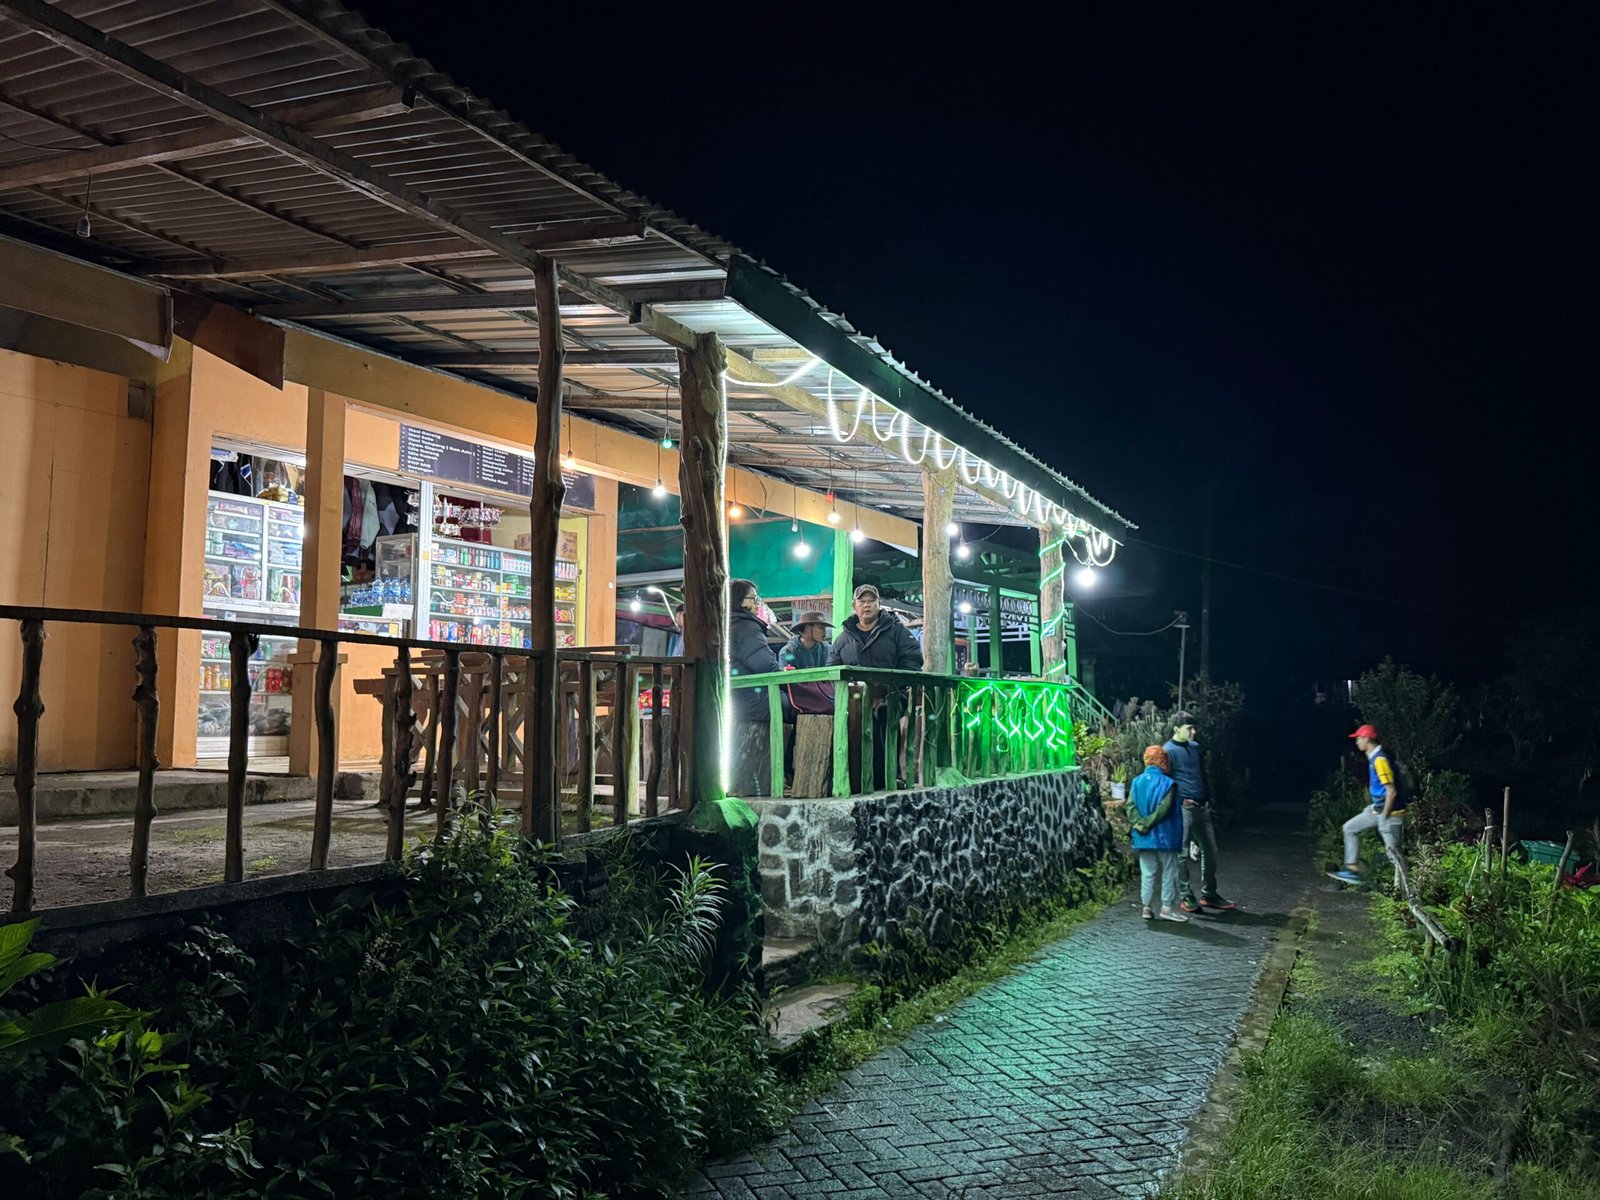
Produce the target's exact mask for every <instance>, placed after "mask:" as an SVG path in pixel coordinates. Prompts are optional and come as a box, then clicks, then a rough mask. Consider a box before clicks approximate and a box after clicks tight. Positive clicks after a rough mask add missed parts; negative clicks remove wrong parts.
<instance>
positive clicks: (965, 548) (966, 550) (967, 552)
mask: <svg viewBox="0 0 1600 1200" xmlns="http://www.w3.org/2000/svg"><path fill="white" fill-rule="evenodd" d="M956 557H957V558H959V559H960V560H961V561H962V562H966V561H967V559H969V558H971V557H972V547H971V546H969V545H967V544H966V543H965V542H962V543H961V545H959V546H957V547H956Z"/></svg>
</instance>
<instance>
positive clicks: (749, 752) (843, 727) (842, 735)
mask: <svg viewBox="0 0 1600 1200" xmlns="http://www.w3.org/2000/svg"><path fill="white" fill-rule="evenodd" d="M801 683H832V684H833V690H834V706H833V713H832V714H831V716H818V717H815V718H812V719H813V720H827V721H831V722H832V771H831V779H829V780H823V781H821V783H820V784H819V783H818V781H817V780H816V779H814V778H808V779H805V780H797V781H796V784H797V790H796V792H795V794H796V795H797V796H798V795H802V794H803V795H807V796H820V795H832V796H840V797H843V796H853V795H860V794H863V793H866V792H872V791H878V790H881V789H882V788H886V787H894V786H897V782H899V781H903V783H904V785H905V786H913V787H935V786H941V785H946V784H949V783H952V782H959V781H962V780H979V779H1001V778H1006V777H1008V776H1014V775H1023V774H1029V773H1032V772H1036V771H1053V770H1064V769H1066V768H1068V767H1071V766H1073V765H1074V764H1075V757H1074V747H1073V742H1072V722H1073V712H1072V699H1073V697H1072V692H1073V691H1075V690H1081V689H1077V688H1076V687H1075V685H1072V684H1064V683H1050V682H1045V681H1043V680H1031V679H987V678H976V677H970V676H961V675H933V674H928V673H924V672H921V671H889V670H880V669H876V668H869V667H814V668H809V669H807V670H803V671H777V672H772V673H769V674H763V675H738V676H735V677H734V678H733V680H732V686H733V689H734V697H733V703H734V706H735V712H736V713H737V711H738V700H737V694H738V692H740V691H743V690H745V689H747V688H760V687H765V688H766V689H767V695H766V701H767V714H768V721H767V722H766V723H765V724H764V725H763V724H760V723H754V722H742V723H741V722H736V723H735V727H734V735H733V740H732V745H731V746H730V748H729V749H730V759H731V763H732V778H731V779H730V787H729V790H730V791H731V792H732V793H733V794H734V795H740V796H779V795H782V794H784V787H783V778H784V750H785V743H786V740H787V738H788V737H789V736H791V731H793V730H794V729H795V727H794V726H787V727H786V726H785V725H784V724H783V701H782V696H781V694H780V691H779V689H780V688H781V687H782V686H784V685H788V684H801ZM875 717H876V719H875ZM802 719H804V716H803V717H802ZM879 742H881V743H882V744H881V746H880V745H878V744H877V743H879Z"/></svg>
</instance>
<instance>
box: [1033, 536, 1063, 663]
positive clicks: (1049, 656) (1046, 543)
mask: <svg viewBox="0 0 1600 1200" xmlns="http://www.w3.org/2000/svg"><path fill="white" fill-rule="evenodd" d="M1065 569H1066V568H1065V564H1064V563H1063V561H1062V558H1061V533H1060V531H1059V530H1056V529H1051V528H1049V527H1048V526H1044V525H1041V526H1040V527H1039V640H1040V643H1041V653H1040V658H1041V659H1042V660H1043V674H1044V676H1045V678H1046V679H1057V678H1059V677H1060V676H1061V675H1062V674H1063V673H1064V672H1066V671H1067V665H1066V658H1065V656H1064V654H1063V647H1064V646H1065V641H1066V623H1067V615H1066V609H1065V608H1064V607H1063V606H1064V604H1065V601H1066V588H1065V587H1064V586H1063V585H1064V583H1065V582H1066V580H1065V576H1064V571H1065Z"/></svg>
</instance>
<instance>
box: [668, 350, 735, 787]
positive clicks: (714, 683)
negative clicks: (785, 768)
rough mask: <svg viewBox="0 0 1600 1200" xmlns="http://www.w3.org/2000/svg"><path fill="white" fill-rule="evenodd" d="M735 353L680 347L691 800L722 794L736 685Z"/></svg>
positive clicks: (680, 490)
mask: <svg viewBox="0 0 1600 1200" xmlns="http://www.w3.org/2000/svg"><path fill="white" fill-rule="evenodd" d="M727 365H728V356H727V352H726V351H725V350H724V349H723V346H722V341H721V339H720V338H718V337H717V335H716V334H714V333H705V334H701V335H699V336H698V337H697V338H696V339H695V344H694V347H693V348H692V349H688V348H680V349H679V350H678V379H679V383H680V385H681V387H682V394H683V403H682V414H683V439H682V448H681V452H680V454H679V456H678V495H679V496H680V497H681V500H682V522H683V538H684V547H683V584H684V587H683V631H684V655H685V657H687V658H689V659H691V660H693V662H694V663H695V687H694V695H695V713H694V725H693V730H694V744H693V747H692V754H693V757H692V758H691V759H690V762H689V768H690V780H689V787H688V800H689V806H690V807H691V808H692V807H693V806H694V805H696V804H699V803H701V802H702V801H708V800H715V799H718V798H720V797H721V795H722V739H723V714H724V705H725V704H726V700H727V688H728V646H727V634H728V524H727V521H728V517H727V510H726V508H725V507H724V505H723V478H724V475H725V473H726V471H727V464H728V402H727V394H726V392H725V391H724V389H723V378H722V376H723V371H724V370H726V368H727Z"/></svg>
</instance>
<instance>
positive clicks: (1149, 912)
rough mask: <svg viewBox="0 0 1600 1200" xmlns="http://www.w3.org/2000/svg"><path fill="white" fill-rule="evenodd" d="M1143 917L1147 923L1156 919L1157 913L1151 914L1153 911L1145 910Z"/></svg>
mask: <svg viewBox="0 0 1600 1200" xmlns="http://www.w3.org/2000/svg"><path fill="white" fill-rule="evenodd" d="M1143 916H1144V919H1145V920H1146V921H1149V920H1151V919H1153V918H1154V917H1155V913H1153V912H1151V911H1150V910H1149V909H1148V908H1147V909H1145V910H1144V913H1143Z"/></svg>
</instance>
